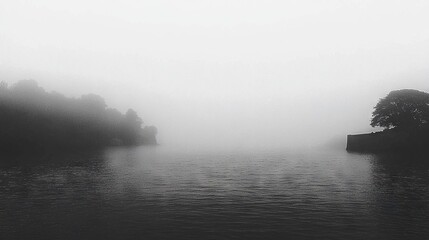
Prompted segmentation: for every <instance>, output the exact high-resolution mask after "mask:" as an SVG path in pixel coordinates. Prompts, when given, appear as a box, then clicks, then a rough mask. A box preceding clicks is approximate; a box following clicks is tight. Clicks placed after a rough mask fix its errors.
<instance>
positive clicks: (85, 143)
mask: <svg viewBox="0 0 429 240" xmlns="http://www.w3.org/2000/svg"><path fill="white" fill-rule="evenodd" d="M142 125H143V121H142V119H141V118H140V117H139V116H138V115H137V113H136V112H135V111H134V110H132V109H129V110H128V111H127V112H126V113H125V114H122V113H120V112H119V111H118V110H116V109H113V108H108V107H107V105H106V103H105V101H104V99H103V98H102V97H100V96H98V95H95V94H87V95H82V96H81V97H80V98H67V97H65V96H63V95H62V94H60V93H57V92H46V91H45V90H44V89H43V88H41V87H40V86H39V85H38V84H37V82H36V81H34V80H23V81H19V82H17V83H15V84H14V85H12V86H8V84H7V83H6V82H1V83H0V150H1V151H3V152H4V151H6V152H11V151H13V152H17V151H18V152H22V151H24V152H25V151H55V150H59V151H62V150H75V149H83V148H98V147H102V146H108V145H141V144H156V134H157V129H156V128H155V127H154V126H146V127H144V128H142Z"/></svg>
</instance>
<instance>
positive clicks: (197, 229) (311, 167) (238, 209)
mask: <svg viewBox="0 0 429 240" xmlns="http://www.w3.org/2000/svg"><path fill="white" fill-rule="evenodd" d="M425 160H426V159H425V157H423V156H410V155H408V156H405V155H404V156H400V155H396V156H389V155H381V156H374V155H359V154H348V153H346V152H324V151H313V152H301V153H299V152H281V151H274V152H256V151H255V152H252V153H243V152H241V153H240V152H214V151H212V152H203V151H200V152H186V151H180V150H172V149H165V148H162V147H157V148H154V147H140V148H112V149H108V150H106V151H104V152H92V153H82V154H74V155H67V156H45V157H43V158H41V159H38V158H28V157H26V158H24V157H22V158H18V159H9V161H3V162H5V164H3V165H2V166H1V167H0V234H1V235H0V239H143V238H145V237H146V238H147V239H201V236H204V239H267V238H269V237H278V238H280V237H281V236H289V237H291V238H295V239H300V238H302V239H308V238H317V239H428V238H429V230H427V226H429V162H428V161H425ZM11 162H12V163H11ZM13 162H20V163H19V164H14V163H13Z"/></svg>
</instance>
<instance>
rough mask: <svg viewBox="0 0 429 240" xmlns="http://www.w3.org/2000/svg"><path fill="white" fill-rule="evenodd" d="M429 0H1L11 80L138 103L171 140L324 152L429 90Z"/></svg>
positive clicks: (0, 30)
mask: <svg viewBox="0 0 429 240" xmlns="http://www.w3.org/2000/svg"><path fill="white" fill-rule="evenodd" d="M428 12H429V2H427V1H391V0H390V1H387V0H386V1H308V0H305V1H302V0H301V1H267V0H264V1H249V0H236V1H223V0H218V1H205V0H198V1H197V0H195V1H191V0H184V1H174V0H160V1H137V0H135V1H132V0H127V1H107V0H103V1H101V0H91V1H90V0H85V1H84V0H75V1H54V0H38V1H23V0H13V1H12V0H11V1H6V0H3V1H0V81H1V80H4V81H6V82H9V83H14V82H16V81H18V80H21V79H34V80H36V81H38V82H39V85H40V86H41V87H43V88H45V89H46V90H48V91H57V92H60V93H63V94H65V95H66V96H68V97H77V96H80V95H82V94H86V93H95V94H98V95H101V96H102V97H103V98H104V99H105V100H106V102H107V104H108V105H109V106H111V107H114V108H117V109H119V110H121V111H122V112H124V111H125V110H126V109H128V108H133V109H135V110H136V111H137V112H138V113H139V115H140V116H141V117H142V119H143V120H144V122H145V124H148V125H155V126H157V128H158V130H159V131H158V132H159V133H158V141H159V143H160V144H162V145H176V146H182V147H183V146H185V147H201V148H202V147H230V148H253V147H260V148H269V147H270V148H272V147H285V148H292V147H314V146H320V145H325V144H328V145H337V146H341V147H342V146H343V145H345V135H347V134H351V133H361V132H367V131H376V130H377V129H373V128H371V127H370V126H369V122H370V118H371V113H372V110H373V107H374V106H375V104H376V103H377V102H378V100H379V98H381V97H384V96H385V95H386V94H387V93H388V92H390V91H391V90H396V89H402V88H413V89H418V90H421V91H426V92H427V91H429V85H428V76H429V70H428V66H429V28H428V27H427V23H428V22H429V15H428V14H427V13H428Z"/></svg>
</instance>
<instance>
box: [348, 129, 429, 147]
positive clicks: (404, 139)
mask: <svg viewBox="0 0 429 240" xmlns="http://www.w3.org/2000/svg"><path fill="white" fill-rule="evenodd" d="M347 151H351V152H372V153H378V152H428V151H429V129H428V128H427V127H426V128H415V129H411V130H410V129H408V130H397V129H392V130H385V131H382V132H376V133H369V134H359V135H348V136H347Z"/></svg>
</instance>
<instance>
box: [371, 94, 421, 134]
mask: <svg viewBox="0 0 429 240" xmlns="http://www.w3.org/2000/svg"><path fill="white" fill-rule="evenodd" d="M428 124H429V94H428V93H426V92H421V91H417V90H413V89H402V90H396V91H392V92H390V93H389V94H388V95H387V96H386V97H384V98H382V99H380V101H379V102H378V104H377V105H376V106H375V107H374V112H373V114H372V120H371V126H373V127H375V126H380V127H384V128H387V129H389V128H391V127H393V128H397V129H416V128H422V127H427V126H428Z"/></svg>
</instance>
